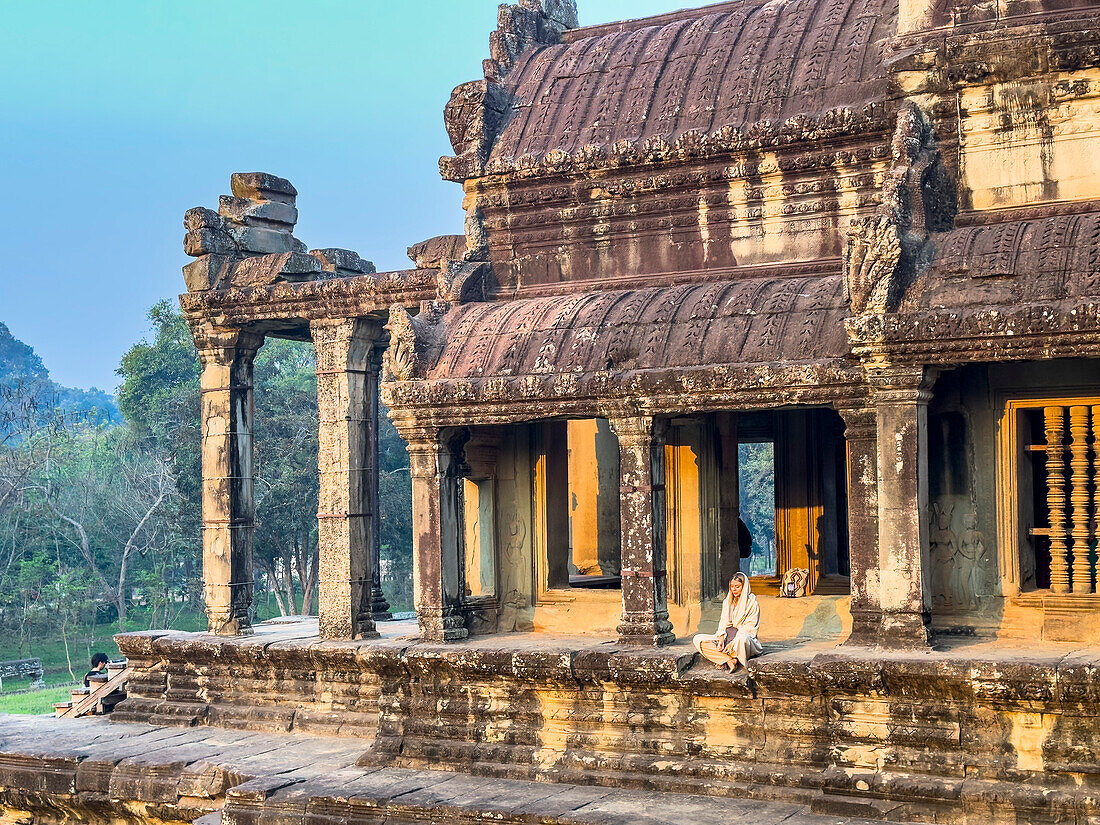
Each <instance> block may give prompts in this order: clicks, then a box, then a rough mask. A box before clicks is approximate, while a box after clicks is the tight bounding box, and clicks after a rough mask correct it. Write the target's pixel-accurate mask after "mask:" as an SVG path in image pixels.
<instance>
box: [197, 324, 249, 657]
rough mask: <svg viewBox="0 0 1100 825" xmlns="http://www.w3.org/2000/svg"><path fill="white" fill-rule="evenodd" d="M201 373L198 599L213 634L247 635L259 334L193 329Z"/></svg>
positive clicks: (211, 328) (208, 327)
mask: <svg viewBox="0 0 1100 825" xmlns="http://www.w3.org/2000/svg"><path fill="white" fill-rule="evenodd" d="M194 334H195V343H196V346H197V348H198V353H199V360H200V362H201V363H202V375H201V377H200V379H199V386H200V391H201V397H202V400H201V410H200V418H201V422H202V566H203V582H204V584H203V596H204V598H205V601H206V615H207V619H208V622H209V629H210V632H211V633H216V634H217V635H219V636H236V635H247V634H250V633H251V632H252V591H253V542H254V536H255V530H256V527H255V519H256V496H255V481H254V478H253V472H254V471H253V466H252V426H253V399H252V363H253V360H254V359H255V357H256V351H257V350H258V349H259V348H260V346H261V345H262V344H263V337H262V336H260V335H256V334H253V333H249V332H245V331H244V330H240V329H226V328H219V327H212V326H207V327H202V328H198V329H195V330H194Z"/></svg>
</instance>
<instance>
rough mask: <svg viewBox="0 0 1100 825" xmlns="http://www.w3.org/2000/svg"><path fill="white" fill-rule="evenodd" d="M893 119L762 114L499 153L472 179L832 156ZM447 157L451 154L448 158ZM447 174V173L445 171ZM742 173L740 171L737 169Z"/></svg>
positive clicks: (873, 137)
mask: <svg viewBox="0 0 1100 825" xmlns="http://www.w3.org/2000/svg"><path fill="white" fill-rule="evenodd" d="M891 127H892V120H891V118H890V117H889V116H888V113H887V104H886V103H874V104H870V105H868V106H867V107H865V108H864V109H863V110H861V111H858V112H856V111H853V110H851V109H846V108H845V109H834V110H832V111H830V112H826V113H825V114H823V115H821V116H820V117H814V116H811V115H798V116H795V117H792V118H789V119H787V120H786V121H784V122H782V123H776V122H774V121H771V120H761V121H758V122H757V123H753V124H749V125H747V126H744V127H740V128H739V127H735V126H724V127H722V128H720V129H717V130H715V131H714V132H710V133H704V132H700V131H696V130H693V131H689V132H685V133H684V134H682V135H679V136H678V137H676V138H675V139H671V140H670V139H666V138H664V137H653V138H648V139H646V140H644V141H640V140H639V141H630V140H620V141H618V142H617V143H615V144H614V145H613V146H610V147H606V148H605V147H602V146H596V145H590V146H584V147H581V148H580V149H578V150H577V151H575V152H567V151H561V150H552V151H549V152H546V153H545V154H542V155H538V156H535V155H522V156H521V157H518V158H510V157H495V158H492V159H490V160H489V162H488V163H487V164H486V165H485V175H484V177H480V178H477V179H470V180H468V181H467V185H476V186H485V185H487V184H488V185H493V184H500V183H505V182H510V181H514V180H525V179H546V178H568V177H573V176H580V177H583V176H587V175H591V174H592V173H594V172H608V171H614V170H618V169H621V170H624V171H625V170H639V171H642V170H652V169H658V168H660V167H662V166H669V165H674V164H680V163H684V162H690V161H698V160H707V161H714V160H723V161H730V160H735V159H736V158H737V157H738V156H740V155H744V154H748V153H752V154H757V153H761V152H782V153H784V154H791V153H794V152H799V151H804V150H805V149H807V148H812V149H813V150H814V152H813V153H812V154H811V155H808V156H807V157H816V156H821V157H823V158H827V157H828V153H827V152H822V151H821V150H822V147H823V146H826V145H828V144H831V143H843V142H845V141H852V140H858V141H859V143H860V144H863V143H868V144H872V143H879V142H880V141H879V140H878V138H880V137H881V135H882V134H886V133H888V132H889V130H890V128H891ZM443 160H444V161H446V160H449V159H447V158H445V159H443ZM445 177H446V175H445ZM734 177H737V175H734Z"/></svg>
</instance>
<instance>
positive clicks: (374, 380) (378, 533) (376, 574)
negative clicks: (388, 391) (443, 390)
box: [367, 343, 393, 622]
mask: <svg viewBox="0 0 1100 825" xmlns="http://www.w3.org/2000/svg"><path fill="white" fill-rule="evenodd" d="M385 354H386V347H385V345H382V346H379V345H378V344H377V343H376V345H375V347H374V348H373V349H372V350H371V361H370V374H369V375H368V383H367V402H368V405H369V406H368V417H369V419H370V439H369V447H370V459H369V465H368V466H370V467H372V468H373V472H370V473H368V474H367V480H368V484H369V490H368V496H369V499H370V512H371V513H372V514H373V519H372V521H371V533H370V535H371V548H370V552H371V589H370V611H371V616H372V617H373V618H374V620H375V621H376V622H388V621H389V620H390V619H392V618H393V616H391V615H390V603H389V602H388V601H386V594H385V593H383V592H382V520H381V510H380V509H379V502H378V478H379V463H378V434H379V429H378V427H379V407H380V403H379V399H378V391H379V382H380V380H381V377H382V360H383V356H385Z"/></svg>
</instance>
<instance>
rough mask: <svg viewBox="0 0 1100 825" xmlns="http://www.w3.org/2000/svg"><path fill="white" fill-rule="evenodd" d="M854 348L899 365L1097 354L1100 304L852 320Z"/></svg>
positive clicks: (1071, 302)
mask: <svg viewBox="0 0 1100 825" xmlns="http://www.w3.org/2000/svg"><path fill="white" fill-rule="evenodd" d="M848 330H849V335H850V336H851V339H852V351H853V353H854V354H856V355H857V356H859V357H861V358H865V359H867V358H885V359H886V360H888V361H889V362H891V363H896V364H902V363H906V364H944V365H947V364H958V363H965V362H969V361H985V362H989V361H1026V360H1047V359H1050V358H1073V357H1082V356H1084V357H1096V355H1097V353H1100V303H1096V302H1094V301H1089V300H1082V299H1076V300H1065V301H1057V302H1051V303H1044V304H1026V305H1022V306H996V307H973V308H970V307H960V308H957V309H953V310H947V309H940V310H929V311H926V312H915V313H905V314H897V315H863V316H857V317H855V318H852V319H851V320H849V321H848Z"/></svg>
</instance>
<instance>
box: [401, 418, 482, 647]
mask: <svg viewBox="0 0 1100 825" xmlns="http://www.w3.org/2000/svg"><path fill="white" fill-rule="evenodd" d="M401 434H402V436H403V437H404V438H405V440H406V441H407V442H408V445H409V471H410V473H411V475H412V505H413V597H414V599H415V601H416V616H417V620H418V621H419V623H420V633H421V635H422V636H423V637H424V639H426V640H427V641H432V642H455V641H459V640H461V639H465V638H466V636H467V635H468V634H467V630H466V626H465V622H464V619H463V616H462V612H461V601H462V577H461V565H460V559H459V551H460V549H461V539H460V536H459V526H460V524H461V522H460V520H459V513H458V500H459V499H458V483H459V480H460V475H461V467H460V462H459V461H458V459H457V457H456V456H455V453H454V449H453V448H452V447H451V444H450V442H449V440H448V435H449V433H448V432H447V431H446V430H440V429H436V428H416V429H404V430H403V431H402V433H401Z"/></svg>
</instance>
